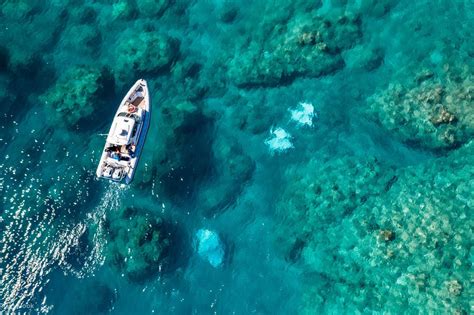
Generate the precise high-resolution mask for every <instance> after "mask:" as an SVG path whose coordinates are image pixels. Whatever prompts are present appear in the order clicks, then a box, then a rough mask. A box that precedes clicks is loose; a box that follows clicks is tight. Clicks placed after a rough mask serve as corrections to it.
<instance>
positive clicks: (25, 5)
mask: <svg viewBox="0 0 474 315" xmlns="http://www.w3.org/2000/svg"><path fill="white" fill-rule="evenodd" d="M63 13H64V8H63V7H62V6H55V5H52V6H51V9H50V11H49V12H48V14H42V9H41V3H39V2H38V3H33V2H31V1H6V2H3V3H2V4H1V7H0V18H1V19H2V22H3V23H4V25H6V26H7V27H5V28H4V30H3V31H2V32H1V33H0V40H1V42H2V43H8V45H7V46H6V47H7V49H8V54H9V56H10V58H9V63H8V68H9V70H10V71H11V72H12V73H17V72H18V71H22V72H23V71H24V72H27V73H28V75H31V73H32V72H34V71H35V70H37V69H38V68H40V67H41V66H42V65H43V62H44V61H43V60H42V58H41V57H43V56H44V54H45V53H46V52H48V51H50V50H51V48H52V47H54V45H55V42H56V40H57V36H58V35H59V33H60V32H61V29H62V26H61V25H62V22H63V21H64V20H65V18H66V15H65V14H63ZM25 19H27V20H28V21H29V22H28V23H24V21H25ZM51 21H55V23H51ZM38 30H41V32H38ZM19 34H21V38H26V39H27V40H18V39H17V38H18V36H19Z"/></svg>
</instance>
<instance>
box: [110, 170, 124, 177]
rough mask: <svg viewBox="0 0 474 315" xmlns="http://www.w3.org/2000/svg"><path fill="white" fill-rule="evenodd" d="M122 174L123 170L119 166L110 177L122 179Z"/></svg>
mask: <svg viewBox="0 0 474 315" xmlns="http://www.w3.org/2000/svg"><path fill="white" fill-rule="evenodd" d="M122 174H123V170H122V169H121V168H116V169H115V171H114V173H113V174H112V178H113V179H117V180H119V179H122Z"/></svg>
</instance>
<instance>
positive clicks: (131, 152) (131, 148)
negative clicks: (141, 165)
mask: <svg viewBox="0 0 474 315" xmlns="http://www.w3.org/2000/svg"><path fill="white" fill-rule="evenodd" d="M127 151H128V154H129V155H130V157H132V158H133V157H135V145H134V144H133V142H132V143H131V144H129V145H127Z"/></svg>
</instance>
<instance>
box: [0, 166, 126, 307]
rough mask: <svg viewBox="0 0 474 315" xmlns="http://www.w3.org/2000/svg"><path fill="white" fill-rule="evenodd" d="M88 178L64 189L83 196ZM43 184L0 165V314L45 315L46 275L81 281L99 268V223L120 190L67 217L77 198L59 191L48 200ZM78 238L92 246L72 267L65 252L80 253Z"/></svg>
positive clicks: (112, 189)
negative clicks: (63, 275) (56, 273)
mask: <svg viewBox="0 0 474 315" xmlns="http://www.w3.org/2000/svg"><path fill="white" fill-rule="evenodd" d="M93 176H94V175H93V174H89V175H88V176H87V177H86V179H85V180H76V181H71V180H68V181H67V183H65V184H69V185H72V186H71V187H69V189H75V190H72V191H75V192H76V194H84V193H85V194H89V193H90V192H89V190H90V187H89V186H90V185H88V182H89V181H90V178H93ZM58 178H59V176H58ZM12 182H14V183H15V184H14V185H13V184H12V185H9V184H7V183H12ZM71 182H73V183H74V184H71ZM46 185H47V184H46V182H44V180H43V179H41V178H33V177H31V174H30V175H29V176H27V173H25V174H22V172H21V170H20V169H16V168H15V167H7V166H5V165H0V196H1V197H2V206H1V209H0V210H1V212H0V231H1V235H0V244H1V245H0V313H7V314H13V313H22V312H25V313H47V312H49V311H50V310H51V309H52V306H51V305H48V301H47V296H46V293H45V292H44V291H45V290H44V288H45V286H46V285H47V284H48V282H49V281H50V278H51V277H49V276H48V275H50V273H51V272H53V271H54V270H61V271H63V272H64V273H66V274H72V275H74V276H76V277H84V276H86V275H89V274H91V273H93V272H94V270H95V269H96V268H97V267H98V266H100V265H102V264H103V261H104V258H103V255H102V246H103V243H104V242H103V241H102V239H103V231H102V227H101V226H102V224H101V222H102V221H103V219H104V217H105V214H106V212H107V211H111V210H113V209H117V208H118V207H119V203H120V200H121V198H122V195H123V193H124V192H125V190H126V189H123V188H120V187H117V186H118V185H117V184H111V185H110V186H108V187H107V188H106V189H105V193H104V194H103V196H102V197H101V198H100V202H99V204H98V205H97V206H94V207H92V209H91V210H90V211H88V214H87V215H86V217H85V218H84V217H83V218H80V217H79V218H72V219H71V215H70V213H73V212H72V211H73V210H75V209H77V206H76V203H77V199H78V198H70V199H69V201H68V198H67V196H66V197H64V195H65V194H67V193H68V192H65V191H62V190H58V191H55V192H54V196H52V191H51V189H45V186H46ZM117 188H119V189H117ZM69 189H68V190H69ZM65 190H66V189H65ZM76 197H80V196H76ZM86 233H88V234H86ZM84 237H86V238H87V237H89V238H90V239H92V244H93V245H92V248H91V250H90V251H88V252H87V255H86V257H85V258H83V259H82V260H81V263H80V264H74V263H72V262H71V258H70V257H71V254H72V253H74V252H75V251H77V250H78V248H79V250H80V247H81V242H83V239H84Z"/></svg>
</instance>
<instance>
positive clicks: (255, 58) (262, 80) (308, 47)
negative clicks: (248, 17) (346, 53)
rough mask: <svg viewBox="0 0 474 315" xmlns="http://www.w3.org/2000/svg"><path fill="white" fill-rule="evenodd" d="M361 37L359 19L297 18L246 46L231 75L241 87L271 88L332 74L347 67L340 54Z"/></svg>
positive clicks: (235, 62)
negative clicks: (295, 79) (292, 81)
mask: <svg viewBox="0 0 474 315" xmlns="http://www.w3.org/2000/svg"><path fill="white" fill-rule="evenodd" d="M266 32H268V33H266ZM360 37H361V30H360V21H359V19H358V17H357V16H351V15H341V16H336V17H331V16H325V17H320V16H314V15H312V14H307V15H299V16H295V17H294V18H293V19H291V20H290V21H289V22H288V23H287V24H278V25H275V27H273V28H272V29H271V30H265V29H263V30H262V32H261V33H257V34H254V36H253V37H251V38H250V39H249V40H248V42H245V43H244V44H243V47H242V48H241V50H239V51H238V52H237V53H236V55H235V56H234V58H233V60H232V61H231V62H230V68H229V75H230V77H231V78H232V79H233V80H234V82H235V83H236V84H237V85H240V86H255V85H270V86H271V85H277V84H281V83H285V82H288V81H291V80H292V79H293V78H294V77H296V76H301V75H305V76H310V77H317V76H321V75H324V74H328V73H331V72H334V71H336V70H338V69H341V68H342V67H343V66H344V62H343V60H342V58H341V55H340V53H341V52H342V51H343V50H345V49H348V48H351V47H352V46H353V45H354V44H356V43H357V42H358V40H359V38H360Z"/></svg>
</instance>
